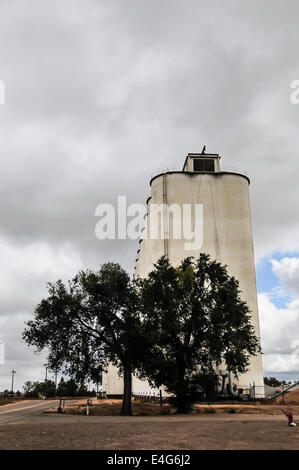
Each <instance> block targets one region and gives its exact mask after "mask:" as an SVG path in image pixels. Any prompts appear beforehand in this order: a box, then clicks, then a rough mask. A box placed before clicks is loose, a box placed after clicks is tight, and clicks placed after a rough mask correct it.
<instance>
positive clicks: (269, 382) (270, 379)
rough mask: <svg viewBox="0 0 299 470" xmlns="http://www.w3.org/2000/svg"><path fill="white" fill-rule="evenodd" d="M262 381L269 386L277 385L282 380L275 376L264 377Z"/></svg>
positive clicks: (280, 383)
mask: <svg viewBox="0 0 299 470" xmlns="http://www.w3.org/2000/svg"><path fill="white" fill-rule="evenodd" d="M264 383H265V385H269V386H270V387H279V386H280V385H282V382H281V381H280V380H278V379H276V378H275V377H264Z"/></svg>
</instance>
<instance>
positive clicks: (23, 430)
mask: <svg viewBox="0 0 299 470" xmlns="http://www.w3.org/2000/svg"><path fill="white" fill-rule="evenodd" d="M44 418H45V421H44V422H42V423H18V424H13V423H12V424H3V425H0V449H19V450H21V449H25V450H27V449H33V450H34V449H49V450H50V449H52V450H53V449H57V450H60V449H97V450H108V449H113V450H142V449H150V450H165V449H168V450H169V449H171V450H172V449H173V450H176V449H180V450H193V449H195V450H221V449H225V450H227V449H231V450H239V449H256V450H266V449H275V450H281V449H299V426H298V427H294V428H291V427H289V426H287V420H286V418H285V417H283V416H277V415H276V416H264V415H262V416H261V415H241V414H236V415H228V414H211V415H207V414H203V415H196V414H193V415H181V416H178V415H175V416H145V417H142V416H138V417H137V416H136V417H120V416H118V417H116V416H110V417H106V416H90V417H88V416H71V415H69V416H67V415H55V416H54V415H45V416H44Z"/></svg>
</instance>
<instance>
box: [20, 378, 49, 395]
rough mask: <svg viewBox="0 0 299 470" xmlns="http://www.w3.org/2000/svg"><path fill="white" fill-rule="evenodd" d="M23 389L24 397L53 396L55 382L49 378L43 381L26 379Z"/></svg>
mask: <svg viewBox="0 0 299 470" xmlns="http://www.w3.org/2000/svg"><path fill="white" fill-rule="evenodd" d="M23 389H24V396H25V398H39V397H40V396H45V397H54V396H55V392H56V388H55V383H54V382H52V381H51V380H45V381H44V382H30V381H27V382H25V384H24V386H23Z"/></svg>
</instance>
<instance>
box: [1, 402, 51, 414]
mask: <svg viewBox="0 0 299 470" xmlns="http://www.w3.org/2000/svg"><path fill="white" fill-rule="evenodd" d="M54 403H55V402H54ZM44 404H45V403H38V405H30V406H23V407H22V408H15V409H14V410H7V411H0V415H4V413H15V412H16V411H22V410H28V409H29V408H36V407H37V406H42V405H44ZM49 408H51V407H50V406H49ZM46 409H48V408H46Z"/></svg>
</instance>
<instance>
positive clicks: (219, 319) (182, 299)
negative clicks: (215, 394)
mask: <svg viewBox="0 0 299 470" xmlns="http://www.w3.org/2000/svg"><path fill="white" fill-rule="evenodd" d="M137 282H138V285H139V290H140V292H141V296H142V307H141V308H142V314H143V319H144V322H143V329H144V337H145V338H146V342H145V343H144V345H145V349H146V351H147V358H146V360H144V361H143V364H142V368H141V370H140V375H141V377H143V378H148V379H149V381H150V382H151V384H152V385H154V386H156V387H160V386H163V385H164V386H165V388H166V390H167V392H169V393H170V394H172V395H174V397H175V399H174V402H175V404H176V406H177V412H186V411H188V410H189V409H190V406H191V404H192V403H193V402H194V401H195V399H196V393H198V390H199V387H200V386H201V387H202V386H204V384H205V383H206V384H209V382H210V381H211V378H212V377H213V376H215V375H216V367H217V366H218V365H220V364H221V363H225V364H226V366H227V369H228V371H230V372H231V373H233V374H235V375H238V374H239V373H244V372H245V371H246V370H247V367H248V365H249V362H250V357H251V356H254V355H256V354H257V353H258V352H259V351H260V346H259V340H258V338H257V337H256V336H255V334H254V329H253V326H252V324H251V322H250V311H249V308H248V306H247V304H246V303H245V302H244V301H242V299H241V297H240V291H239V284H238V281H237V280H236V279H235V278H234V277H230V276H229V275H228V272H227V269H226V267H225V266H222V265H221V264H219V263H217V262H216V261H211V259H210V257H209V256H208V255H206V254H201V255H200V258H199V259H198V260H193V259H191V258H187V259H185V260H184V261H182V263H181V264H180V266H179V267H178V268H175V267H173V266H171V265H170V263H169V261H168V259H167V258H165V257H162V258H161V259H160V260H159V261H158V262H157V264H156V265H155V266H154V269H153V270H152V271H151V272H150V273H149V275H148V276H147V277H146V278H145V279H139V280H138V281H137Z"/></svg>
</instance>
